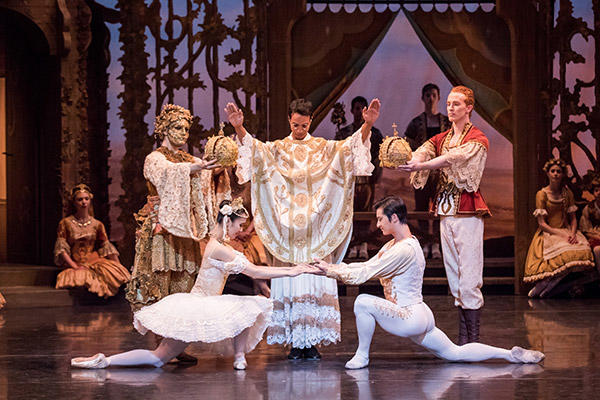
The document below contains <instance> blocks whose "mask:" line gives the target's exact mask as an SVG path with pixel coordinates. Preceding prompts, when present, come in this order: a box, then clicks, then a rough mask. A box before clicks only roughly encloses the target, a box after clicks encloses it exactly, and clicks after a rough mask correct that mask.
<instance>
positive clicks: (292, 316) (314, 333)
mask: <svg viewBox="0 0 600 400" xmlns="http://www.w3.org/2000/svg"><path fill="white" fill-rule="evenodd" d="M307 316H310V318H311V319H312V320H314V325H307V324H305V323H303V322H304V321H305V320H306V317H307ZM290 321H291V324H290ZM340 323H341V317H340V311H339V310H338V309H336V308H334V307H331V306H325V307H323V306H319V305H317V304H311V303H295V304H290V303H286V304H285V306H284V310H279V311H274V312H273V316H272V318H271V323H270V325H269V331H268V332H267V344H283V345H291V346H292V347H295V348H300V349H303V348H307V347H311V346H316V345H319V344H321V345H329V344H331V343H336V342H339V341H340V338H341V333H340V329H339V326H340ZM334 325H336V326H337V328H336V327H335V326H334ZM273 328H275V329H273ZM277 328H278V329H277Z"/></svg>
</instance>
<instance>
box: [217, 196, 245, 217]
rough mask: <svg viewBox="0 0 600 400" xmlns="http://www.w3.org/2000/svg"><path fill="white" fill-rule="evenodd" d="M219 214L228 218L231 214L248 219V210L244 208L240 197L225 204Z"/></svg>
mask: <svg viewBox="0 0 600 400" xmlns="http://www.w3.org/2000/svg"><path fill="white" fill-rule="evenodd" d="M219 212H220V213H221V214H223V215H226V216H230V215H231V214H235V215H237V216H238V217H242V218H248V217H249V214H248V210H246V207H244V202H243V200H242V198H241V197H237V198H236V199H235V200H233V201H232V202H231V203H230V204H225V205H224V206H223V207H221V209H220V210H219Z"/></svg>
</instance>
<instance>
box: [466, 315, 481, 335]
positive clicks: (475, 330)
mask: <svg viewBox="0 0 600 400" xmlns="http://www.w3.org/2000/svg"><path fill="white" fill-rule="evenodd" d="M463 313H464V314H465V322H466V324H467V336H468V343H473V342H479V319H480V317H481V310H463Z"/></svg>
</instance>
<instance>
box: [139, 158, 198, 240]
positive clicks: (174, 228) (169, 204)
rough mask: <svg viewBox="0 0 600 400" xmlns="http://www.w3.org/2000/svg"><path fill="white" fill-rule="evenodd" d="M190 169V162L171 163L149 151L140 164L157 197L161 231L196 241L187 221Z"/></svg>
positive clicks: (189, 201)
mask: <svg viewBox="0 0 600 400" xmlns="http://www.w3.org/2000/svg"><path fill="white" fill-rule="evenodd" d="M190 167H191V164H190V163H172V162H170V161H168V160H167V158H166V157H165V156H164V155H162V154H161V153H159V152H157V151H153V152H152V153H150V154H148V156H147V157H146V161H145V162H144V177H145V178H146V179H148V180H149V181H150V182H151V183H152V184H153V185H154V186H155V187H156V190H157V192H158V196H159V197H160V206H159V209H158V221H159V222H160V224H161V226H162V228H163V229H165V230H166V231H167V232H169V233H171V234H173V235H175V236H178V237H185V238H192V239H196V240H198V239H199V238H197V237H195V235H194V234H193V231H192V226H191V221H190V205H191V199H190V197H191V195H190V188H191V185H190V180H191V178H190Z"/></svg>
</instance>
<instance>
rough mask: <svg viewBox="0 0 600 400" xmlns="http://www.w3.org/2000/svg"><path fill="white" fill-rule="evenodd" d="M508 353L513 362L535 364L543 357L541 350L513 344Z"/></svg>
mask: <svg viewBox="0 0 600 400" xmlns="http://www.w3.org/2000/svg"><path fill="white" fill-rule="evenodd" d="M510 355H511V356H512V358H513V362H515V363H524V364H537V363H539V362H540V361H542V360H543V359H544V357H545V355H544V353H542V352H541V351H535V350H527V349H524V348H522V347H519V346H515V347H513V348H512V349H511V350H510Z"/></svg>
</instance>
